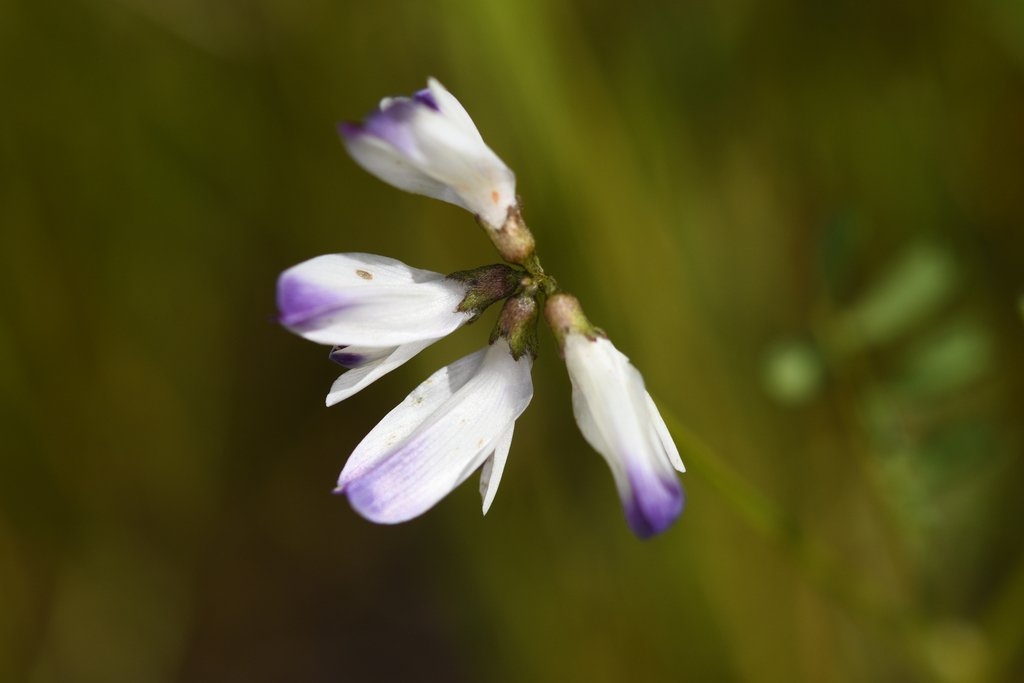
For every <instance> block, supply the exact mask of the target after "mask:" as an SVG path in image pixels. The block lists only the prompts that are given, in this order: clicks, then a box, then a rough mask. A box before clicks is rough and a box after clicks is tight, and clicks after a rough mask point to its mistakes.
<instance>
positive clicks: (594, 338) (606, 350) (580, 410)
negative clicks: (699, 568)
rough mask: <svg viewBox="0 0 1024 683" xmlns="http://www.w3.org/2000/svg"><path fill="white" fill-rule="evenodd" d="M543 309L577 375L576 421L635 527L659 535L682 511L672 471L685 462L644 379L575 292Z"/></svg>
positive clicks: (644, 535) (571, 371) (572, 372)
mask: <svg viewBox="0 0 1024 683" xmlns="http://www.w3.org/2000/svg"><path fill="white" fill-rule="evenodd" d="M545 312H546V315H547V317H548V320H549V321H550V322H551V324H552V328H553V329H554V330H555V333H556V335H557V336H558V337H559V342H560V344H561V348H562V353H563V355H564V356H565V365H566V368H567V369H568V371H569V379H570V380H571V381H572V406H573V413H574V414H575V416H576V423H577V424H578V425H579V428H580V431H581V432H582V433H583V436H584V438H585V439H586V440H587V442H588V443H589V444H590V445H591V446H592V447H593V448H594V450H596V451H597V452H598V453H600V454H601V455H603V456H604V459H605V460H606V461H607V462H608V466H609V467H610V468H611V471H612V476H613V477H614V479H615V485H616V488H617V489H618V492H619V497H620V498H621V500H622V507H623V509H624V511H625V513H626V520H627V521H628V522H629V525H630V528H631V529H632V530H633V533H635V534H636V535H637V536H640V537H641V538H647V537H650V536H653V535H655V534H658V533H661V532H662V531H664V530H665V529H667V528H668V527H669V526H671V525H672V523H673V522H674V521H675V520H676V518H677V517H678V516H679V515H680V513H682V511H683V505H684V499H685V496H684V494H683V488H682V486H681V485H680V483H679V478H678V476H677V475H676V473H675V471H674V470H678V471H680V472H684V471H685V468H684V467H683V461H682V459H681V458H680V457H679V451H678V450H677V449H676V446H675V443H673V441H672V437H671V435H670V434H669V432H668V428H667V427H666V426H665V421H664V420H663V419H662V417H661V414H660V413H659V412H658V409H657V407H656V406H655V405H654V401H653V400H652V399H651V396H650V394H648V393H647V391H646V389H645V388H644V380H643V377H641V376H640V373H639V372H638V371H637V369H636V368H634V367H633V365H632V364H631V363H630V362H629V359H628V358H627V357H626V356H625V355H623V354H622V353H621V352H620V351H619V350H618V349H616V348H615V346H614V345H612V343H611V342H610V341H608V339H607V338H605V337H604V336H603V334H602V333H601V332H600V331H599V330H597V329H596V328H594V327H593V326H591V325H590V323H589V322H588V321H587V320H586V318H585V317H584V316H583V313H582V310H580V308H579V302H577V301H576V299H575V298H574V297H571V296H569V295H566V294H558V295H555V296H554V297H552V298H551V299H549V301H548V306H547V308H546V311H545Z"/></svg>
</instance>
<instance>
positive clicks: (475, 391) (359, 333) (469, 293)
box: [277, 79, 684, 538]
mask: <svg viewBox="0 0 1024 683" xmlns="http://www.w3.org/2000/svg"><path fill="white" fill-rule="evenodd" d="M339 132H340V133H341V136H342V139H343V141H344V144H345V147H346V149H347V150H348V152H349V154H351V156H352V157H353V159H355V160H356V162H357V163H359V165H360V166H362V167H363V168H364V169H366V170H367V171H369V172H370V173H372V174H373V175H375V176H377V177H378V178H380V179H381V180H383V181H385V182H387V183H389V184H391V185H393V186H395V187H397V188H399V189H402V190H406V191H409V192H414V193H418V194H423V195H427V196H429V197H434V198H436V199H441V200H444V201H447V202H450V203H452V204H455V205H457V206H461V207H463V208H464V209H466V210H467V211H470V212H471V213H473V214H474V215H475V217H476V219H477V222H478V223H479V224H480V225H481V226H482V227H483V229H484V231H485V233H486V234H487V235H488V236H489V237H490V239H491V241H492V242H493V243H494V246H495V247H496V248H497V250H498V253H499V254H501V256H502V258H503V259H504V260H505V261H506V262H507V264H495V265H489V266H482V267H479V268H476V269H473V270H467V271H460V272H457V273H452V274H450V275H442V274H440V273H435V272H431V271H428V270H420V269H417V268H412V267H410V266H408V265H406V264H404V263H401V262H399V261H396V260H394V259H391V258H387V257H384V256H375V255H372V254H358V253H348V254H330V255H326V256H318V257H316V258H313V259H310V260H309V261H305V262H303V263H300V264H299V265H297V266H294V267H292V268H289V269H288V270H286V271H285V272H284V273H282V274H281V276H280V278H279V280H278V284H277V304H278V309H279V311H280V318H279V319H280V322H281V324H282V325H284V326H285V327H287V328H288V329H289V330H291V331H292V332H294V333H296V334H298V335H301V336H303V337H305V338H306V339H309V340H310V341H314V342H317V343H320V344H327V345H330V346H332V347H333V348H332V350H331V352H330V358H331V360H333V361H335V362H336V363H338V364H339V365H342V366H343V367H345V368H347V370H346V371H345V372H344V373H343V374H342V375H341V377H339V378H338V380H337V381H335V382H334V385H333V386H332V387H331V389H330V392H329V393H328V395H327V405H329V406H330V405H334V404H335V403H338V402H339V401H342V400H344V399H346V398H348V397H349V396H351V395H353V394H355V393H356V392H358V391H359V390H361V389H363V388H364V387H366V386H367V385H369V384H370V383H372V382H373V381H375V380H376V379H378V378H380V377H381V376H383V375H384V374H386V373H388V372H390V371H392V370H394V369H395V368H397V367H398V366H400V365H402V364H403V363H405V362H406V361H408V360H409V359H410V358H412V357H413V356H415V355H416V354H417V353H419V352H420V351H422V350H423V349H425V348H426V347H427V346H429V345H430V344H433V343H434V342H435V341H437V340H439V339H441V338H442V337H444V336H446V335H448V334H449V333H451V332H453V331H454V330H456V329H458V328H459V327H461V326H463V325H466V324H468V323H471V322H473V321H474V320H475V319H476V318H477V317H479V315H480V314H481V313H482V312H483V311H484V310H485V309H486V308H488V307H489V306H491V305H492V304H495V303H497V302H499V301H504V303H503V305H502V310H501V313H500V314H499V316H498V321H497V323H496V325H495V327H494V330H493V331H492V333H491V335H490V340H489V344H488V345H487V346H486V347H484V348H482V349H480V350H479V351H476V352H475V353H472V354H470V355H468V356H466V357H464V358H461V359H459V360H457V361H455V362H454V363H452V364H451V365H448V366H446V367H444V368H442V369H440V370H438V371H437V372H435V373H434V374H433V375H431V376H430V377H428V378H427V379H426V380H425V381H424V382H423V383H421V384H420V385H419V386H418V387H416V389H415V390H413V392H412V393H411V394H409V396H408V397H406V399H405V400H404V401H403V402H402V403H401V404H399V405H398V406H397V407H396V408H395V409H394V410H392V411H391V412H390V413H388V414H387V415H386V416H385V417H384V419H383V420H381V422H380V423H379V424H378V425H377V426H376V427H374V428H373V430H372V431H371V432H370V433H369V434H367V436H366V438H364V439H363V440H362V441H361V442H360V443H359V445H358V446H357V447H356V449H355V451H353V453H352V455H351V456H350V457H349V459H348V461H347V462H346V464H345V467H344V469H343V470H342V472H341V476H340V477H339V479H338V487H337V492H339V493H342V494H344V495H345V496H347V497H348V500H349V502H350V503H351V505H352V507H353V508H354V509H355V510H356V511H357V512H358V513H359V514H361V515H362V516H364V517H366V518H367V519H369V520H371V521H374V522H379V523H385V524H393V523H398V522H403V521H406V520H409V519H412V518H413V517H416V516H418V515H420V514H422V513H423V512H425V511H426V510H428V509H430V508H431V507H432V506H433V505H435V504H436V503H437V502H439V501H440V500H441V499H442V498H444V497H445V496H446V495H447V494H448V493H449V492H451V491H452V490H453V489H454V488H455V487H456V486H458V485H459V484H461V483H462V482H463V481H465V480H466V479H467V478H468V477H469V476H470V475H471V474H472V473H473V472H475V471H476V470H478V469H479V470H480V472H481V475H480V493H481V496H482V497H483V511H484V513H486V512H487V510H488V508H489V507H490V505H491V502H492V501H493V500H494V494H495V492H496V491H497V488H498V483H499V481H500V479H501V474H502V471H503V470H504V467H505V460H506V458H507V457H508V453H509V449H510V447H511V444H512V433H513V430H514V428H515V421H516V419H517V418H518V417H519V416H520V415H522V413H523V411H525V410H526V407H527V406H528V405H529V403H530V399H531V398H532V397H533V384H532V381H531V377H530V373H531V370H532V367H533V362H534V359H535V358H536V355H537V351H536V329H537V321H538V318H539V311H540V310H541V308H543V312H544V318H545V319H546V320H547V322H548V324H549V325H550V327H551V329H552V331H553V332H554V334H555V337H556V338H557V340H558V345H559V349H560V351H561V354H562V356H563V358H564V359H565V365H566V368H567V369H568V372H569V379H570V381H571V383H572V404H573V412H574V414H575V417H576V422H577V424H578V425H579V428H580V431H581V432H582V433H583V437H584V438H585V439H586V441H587V442H588V443H589V444H590V445H591V446H592V447H593V448H594V449H595V450H596V451H598V452H599V453H600V454H601V455H602V456H604V458H605V460H606V461H607V463H608V466H609V467H610V469H611V471H612V476H613V478H614V480H615V484H616V487H617V489H618V492H619V496H620V498H621V500H622V505H623V509H624V511H625V514H626V519H627V521H628V523H629V525H630V528H631V529H632V530H633V532H634V533H636V534H637V535H638V536H640V537H643V538H646V537H649V536H653V535H654V534H657V533H660V532H662V531H664V530H665V529H667V528H668V527H669V526H670V525H671V524H672V522H674V521H675V519H676V518H677V517H678V516H679V514H680V513H681V512H682V509H683V504H684V495H683V489H682V486H681V485H680V483H679V478H678V476H677V475H676V470H678V471H680V472H682V471H684V468H683V463H682V460H681V459H680V457H679V451H678V450H677V449H676V447H675V444H674V443H673V441H672V437H671V436H670V434H669V432H668V429H667V428H666V426H665V422H664V420H663V419H662V418H661V415H660V414H659V412H658V409H657V407H655V405H654V401H653V400H652V399H651V397H650V394H648V393H647V391H646V389H645V388H644V381H643V378H642V377H641V376H640V373H639V372H638V371H637V370H636V368H634V367H633V365H632V364H631V363H630V362H629V359H628V358H626V356H624V355H623V354H622V353H621V352H620V351H619V350H618V349H616V348H615V346H614V345H612V343H611V342H610V341H609V340H608V338H607V336H606V335H605V334H604V332H602V331H601V330H600V329H598V328H596V327H594V326H593V325H592V324H591V323H590V321H589V320H587V318H586V316H585V315H584V313H583V309H582V308H581V307H580V303H579V301H578V300H577V299H576V298H575V297H573V296H572V295H570V294H567V293H565V292H563V291H561V290H560V289H559V288H558V285H557V284H556V283H555V281H554V279H552V278H551V277H550V276H548V275H547V274H546V273H545V272H544V270H543V268H542V267H541V265H540V260H539V259H538V257H537V254H536V250H535V243H534V238H533V235H532V233H531V232H530V230H529V229H528V228H527V227H526V224H525V223H524V222H523V219H522V214H521V212H520V210H519V202H518V198H517V196H516V192H515V174H513V172H512V171H511V169H509V168H508V166H506V165H505V163H504V162H503V161H502V160H501V159H500V158H499V157H498V156H497V155H496V154H495V153H494V152H493V151H492V150H491V148H490V147H488V146H487V144H486V143H485V142H484V141H483V138H482V137H481V136H480V133H479V131H478V130H477V128H476V126H475V125H474V123H473V120H472V119H471V118H470V117H469V114H467V113H466V110H465V109H464V108H463V107H462V105H461V104H460V103H459V101H458V100H456V99H455V97H453V96H452V94H451V93H449V92H448V91H447V90H445V88H444V87H443V86H441V84H440V83H438V82H437V81H435V80H433V79H431V80H430V81H429V82H428V87H427V89H425V90H422V91H420V92H417V93H416V94H414V95H413V96H412V97H395V98H385V99H384V100H382V101H381V103H380V106H379V107H378V108H377V109H375V110H374V111H373V112H372V113H370V114H369V115H368V116H367V117H366V119H365V120H364V121H363V122H362V123H344V124H341V126H340V127H339Z"/></svg>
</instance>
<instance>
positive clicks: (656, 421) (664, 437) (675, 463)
mask: <svg viewBox="0 0 1024 683" xmlns="http://www.w3.org/2000/svg"><path fill="white" fill-rule="evenodd" d="M644 395H645V397H646V398H647V410H648V412H649V413H650V415H651V424H652V425H653V426H654V430H655V433H656V434H657V435H658V440H659V441H660V442H661V445H662V446H663V447H664V449H665V454H666V455H667V456H668V459H669V462H671V463H672V467H674V468H676V470H677V471H679V472H685V471H686V467H684V466H683V459H682V458H681V457H680V456H679V449H678V448H676V443H675V441H673V440H672V434H671V433H669V431H668V427H667V426H665V420H664V418H662V417H661V412H659V411H658V406H656V405H654V399H653V398H651V395H650V394H649V393H645V394H644Z"/></svg>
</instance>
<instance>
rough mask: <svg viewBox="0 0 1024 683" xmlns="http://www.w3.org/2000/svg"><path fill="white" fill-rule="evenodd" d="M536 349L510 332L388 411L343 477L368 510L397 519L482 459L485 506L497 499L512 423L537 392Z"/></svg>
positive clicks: (372, 516) (420, 508)
mask: <svg viewBox="0 0 1024 683" xmlns="http://www.w3.org/2000/svg"><path fill="white" fill-rule="evenodd" d="M532 365H533V358H532V355H531V354H529V353H524V354H522V355H521V356H520V358H519V359H518V360H516V359H514V358H513V357H512V354H511V350H510V348H509V344H508V342H507V341H506V339H505V338H503V337H499V338H498V339H497V340H496V341H495V342H494V343H493V344H491V345H490V346H489V347H487V348H485V349H481V350H480V351H477V352H476V353H473V354H470V355H469V356H466V357H465V358H462V359H460V360H458V361H456V362H454V363H452V364H451V365H449V366H447V367H445V368H442V369H441V370H438V371H437V372H435V373H434V374H433V375H431V376H430V377H429V378H428V379H427V380H426V381H425V382H423V383H422V384H420V385H419V387H417V388H416V390H415V391H413V392H412V393H411V394H409V396H408V397H407V398H406V399H405V400H404V401H403V402H402V403H401V404H400V405H399V406H398V407H396V408H395V409H394V410H392V411H391V412H390V413H388V414H387V416H386V417H385V418H384V419H383V420H381V422H380V423H379V424H378V425H377V426H376V427H375V428H374V429H373V431H371V432H370V433H369V434H368V435H367V436H366V438H364V439H363V440H362V442H361V443H360V444H359V445H358V446H357V447H356V449H355V451H354V452H353V453H352V455H351V456H350V457H349V459H348V462H347V463H346V464H345V467H344V469H343V470H342V472H341V476H340V477H339V479H338V488H337V491H338V492H339V493H344V494H345V495H346V496H348V499H349V502H350V503H351V504H352V507H353V508H354V509H355V510H356V511H357V512H358V513H359V514H361V515H362V516H363V517H366V518H367V519H369V520H371V521H373V522H378V523H382V524H395V523H398V522H404V521H406V520H409V519H412V518H413V517H417V516H419V515H420V514H422V513H424V512H426V511H427V510H428V509H430V508H431V507H433V506H434V505H435V504H436V503H437V502H438V501H440V500H441V499H442V498H444V497H445V496H446V495H448V493H450V492H451V491H452V490H453V489H454V488H455V487H456V486H458V485H459V484H461V483H462V482H463V481H465V480H466V478H468V477H469V476H470V474H472V473H473V472H474V471H475V470H476V469H477V468H480V467H481V466H483V469H482V473H481V480H480V492H481V494H482V496H483V511H484V513H486V512H487V510H488V508H489V507H490V505H491V502H492V501H493V500H494V494H495V492H496V491H497V489H498V483H499V481H500V480H501V474H502V471H503V469H504V467H505V459H506V458H507V456H508V452H509V447H510V446H511V443H512V431H513V428H514V426H515V421H516V418H518V417H519V416H520V415H521V414H522V412H523V411H524V410H526V407H527V405H529V403H530V399H531V398H532V397H533V384H532V382H531V381H530V369H531V367H532Z"/></svg>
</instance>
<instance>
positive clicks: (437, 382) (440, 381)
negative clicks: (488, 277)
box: [338, 349, 486, 488]
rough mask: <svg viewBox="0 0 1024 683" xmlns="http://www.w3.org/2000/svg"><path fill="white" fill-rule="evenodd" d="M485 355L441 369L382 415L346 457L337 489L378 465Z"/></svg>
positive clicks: (478, 365)
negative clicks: (347, 457)
mask: <svg viewBox="0 0 1024 683" xmlns="http://www.w3.org/2000/svg"><path fill="white" fill-rule="evenodd" d="M485 353H486V349H480V350H479V351H477V352H475V353H471V354H470V355H468V356H465V357H463V358H460V359H459V360H457V361H455V362H454V363H452V364H451V365H447V366H445V367H443V368H441V369H440V370H438V371H437V372H435V373H434V374H432V375H431V376H430V377H428V378H427V379H426V380H424V381H423V382H422V383H421V384H420V385H419V386H418V387H416V388H415V389H414V390H413V391H412V393H411V394H409V395H408V396H406V398H405V400H404V401H402V402H401V403H399V404H398V405H397V406H395V408H394V409H392V410H391V412H390V413H388V414H387V415H385V416H384V419H383V420H381V421H380V422H379V423H378V424H377V426H376V427H374V428H373V429H372V430H371V431H370V433H369V434H367V435H366V436H365V437H364V438H363V440H362V441H361V442H360V443H359V445H358V446H356V449H355V450H354V451H353V452H352V455H351V456H349V459H348V461H347V462H346V463H345V467H344V469H342V471H341V475H340V476H339V477H338V488H342V487H344V486H345V484H346V483H347V482H349V481H351V480H352V479H354V478H356V477H358V476H360V475H361V474H363V473H364V472H366V471H367V470H368V469H370V468H372V467H373V466H374V465H377V464H378V463H379V462H380V461H381V460H382V459H383V458H384V457H385V456H386V455H387V454H388V453H389V452H390V451H391V450H392V449H393V448H394V447H395V446H396V445H398V444H400V443H401V442H402V441H404V440H405V439H406V438H407V437H408V436H409V435H410V434H411V433H412V432H413V430H414V429H416V428H417V427H418V426H420V424H421V423H422V422H423V421H424V420H425V419H427V418H428V417H429V416H430V415H431V414H432V413H433V412H434V411H435V410H437V408H439V407H440V406H441V405H443V404H444V403H445V401H447V400H448V399H449V398H451V396H452V394H454V393H455V392H456V391H458V390H459V389H461V388H462V387H463V386H464V385H465V384H466V382H468V381H469V379H470V378H471V377H472V376H473V375H474V374H475V373H476V372H477V370H479V368H480V365H481V363H483V359H484V354H485Z"/></svg>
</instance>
